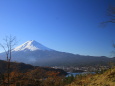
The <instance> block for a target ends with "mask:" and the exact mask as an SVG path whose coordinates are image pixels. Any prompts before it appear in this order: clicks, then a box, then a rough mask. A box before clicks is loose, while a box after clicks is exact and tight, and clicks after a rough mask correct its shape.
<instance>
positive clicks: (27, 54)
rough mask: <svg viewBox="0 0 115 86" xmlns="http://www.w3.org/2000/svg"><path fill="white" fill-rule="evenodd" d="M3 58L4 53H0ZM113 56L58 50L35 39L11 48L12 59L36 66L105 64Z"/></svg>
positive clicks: (3, 58)
mask: <svg viewBox="0 0 115 86" xmlns="http://www.w3.org/2000/svg"><path fill="white" fill-rule="evenodd" d="M0 59H2V60H5V59H6V58H5V53H1V54H0ZM110 60H113V58H112V59H111V58H107V57H105V56H101V57H95V56H83V55H75V54H71V53H66V52H59V51H55V50H52V49H50V48H47V47H45V46H43V45H42V44H40V43H38V42H36V41H33V40H32V41H27V42H25V43H24V44H22V45H20V46H18V47H16V48H15V49H13V50H12V61H17V62H24V63H28V64H32V65H36V66H84V65H85V66H86V65H87V66H90V65H93V66H94V65H97V64H98V65H107V64H108V62H109V61H110Z"/></svg>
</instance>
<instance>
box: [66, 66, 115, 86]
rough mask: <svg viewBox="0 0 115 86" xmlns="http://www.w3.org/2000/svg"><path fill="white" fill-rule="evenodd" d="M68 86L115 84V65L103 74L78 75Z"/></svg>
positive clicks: (110, 85) (111, 85) (114, 85)
mask: <svg viewBox="0 0 115 86" xmlns="http://www.w3.org/2000/svg"><path fill="white" fill-rule="evenodd" d="M67 86H115V67H114V68H113V69H109V70H107V71H106V72H104V73H103V74H94V75H92V74H88V75H84V76H77V77H76V79H75V81H74V82H72V83H71V84H69V85H67Z"/></svg>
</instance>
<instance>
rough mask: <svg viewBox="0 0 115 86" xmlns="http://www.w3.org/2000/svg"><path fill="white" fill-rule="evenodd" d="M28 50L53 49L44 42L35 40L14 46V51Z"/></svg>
mask: <svg viewBox="0 0 115 86" xmlns="http://www.w3.org/2000/svg"><path fill="white" fill-rule="evenodd" d="M26 50H30V51H35V50H48V51H51V50H52V49H49V48H47V47H45V46H43V45H42V44H40V43H38V42H37V41H35V40H30V41H27V42H25V43H24V44H22V45H20V46H18V47H16V48H14V49H13V50H12V51H26Z"/></svg>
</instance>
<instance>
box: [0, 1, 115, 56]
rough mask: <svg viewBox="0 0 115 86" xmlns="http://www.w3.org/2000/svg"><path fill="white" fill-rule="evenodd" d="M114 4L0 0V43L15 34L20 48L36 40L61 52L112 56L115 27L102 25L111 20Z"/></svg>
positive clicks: (104, 2)
mask: <svg viewBox="0 0 115 86" xmlns="http://www.w3.org/2000/svg"><path fill="white" fill-rule="evenodd" d="M113 3H115V0H0V42H1V43H3V41H2V39H3V38H4V37H5V36H6V35H10V34H11V35H12V36H16V37H17V40H18V41H19V42H18V45H20V44H22V43H24V42H26V41H28V40H36V41H38V42H39V43H41V44H43V45H45V46H47V47H49V48H52V49H55V50H58V51H63V52H70V53H74V54H81V55H94V56H111V51H112V50H114V49H113V47H112V42H113V41H115V38H114V37H115V34H114V32H115V29H114V27H115V25H114V24H108V25H107V26H106V27H105V28H102V27H100V22H103V21H106V20H108V19H109V16H107V8H108V6H109V5H111V4H113ZM18 45H17V46H18ZM0 50H1V51H2V49H0Z"/></svg>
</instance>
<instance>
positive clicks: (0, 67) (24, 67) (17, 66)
mask: <svg viewBox="0 0 115 86" xmlns="http://www.w3.org/2000/svg"><path fill="white" fill-rule="evenodd" d="M35 69H42V70H44V71H45V72H48V71H53V72H59V75H66V74H67V73H66V72H65V71H64V70H61V69H54V68H50V67H39V66H32V65H30V64H24V63H17V62H11V68H10V71H11V72H12V71H17V72H21V73H26V72H29V71H31V70H35ZM6 72H7V62H6V61H3V60H0V73H6Z"/></svg>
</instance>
